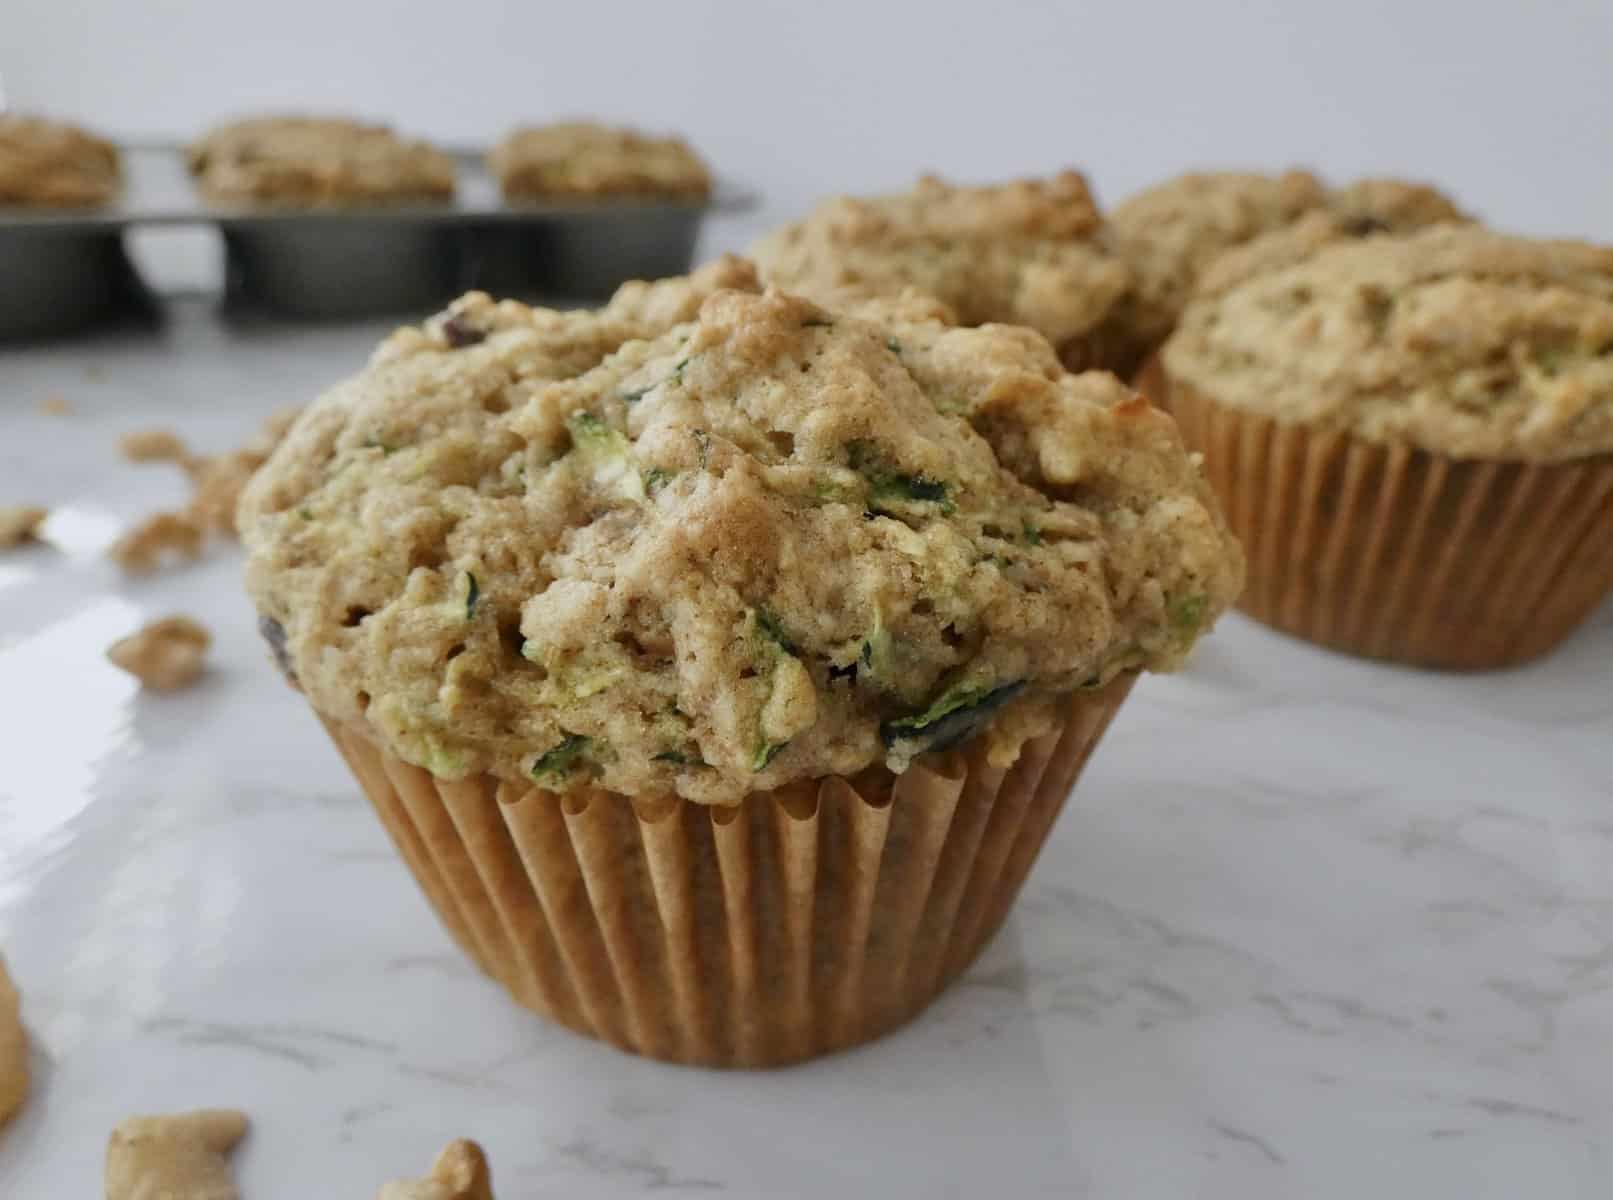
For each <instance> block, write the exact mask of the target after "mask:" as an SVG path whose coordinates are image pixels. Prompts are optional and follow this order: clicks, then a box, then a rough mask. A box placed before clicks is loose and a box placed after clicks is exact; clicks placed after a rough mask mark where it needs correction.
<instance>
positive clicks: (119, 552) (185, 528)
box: [107, 512, 202, 575]
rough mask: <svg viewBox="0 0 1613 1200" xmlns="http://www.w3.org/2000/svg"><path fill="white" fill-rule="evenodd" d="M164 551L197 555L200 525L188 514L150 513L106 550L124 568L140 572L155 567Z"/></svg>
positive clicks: (200, 548)
mask: <svg viewBox="0 0 1613 1200" xmlns="http://www.w3.org/2000/svg"><path fill="white" fill-rule="evenodd" d="M168 550H172V551H173V552H174V553H175V554H177V555H179V556H180V557H182V558H200V557H201V553H202V526H201V525H200V524H198V523H197V521H196V519H195V518H194V517H192V516H191V515H190V514H189V513H183V512H159V513H152V514H151V516H149V517H147V518H146V519H145V520H143V521H141V522H140V523H139V524H138V525H136V526H135V527H134V528H133V529H131V530H129V531H128V532H127V533H125V534H124V535H123V536H122V537H120V538H119V539H118V540H117V541H115V542H113V543H112V548H111V549H110V550H108V551H107V553H108V554H110V555H111V556H112V557H113V558H114V559H116V560H117V562H118V564H119V565H120V566H122V568H123V569H124V570H125V571H131V572H133V573H135V574H137V575H142V574H145V573H146V572H148V571H153V570H155V569H156V568H157V566H158V564H159V563H160V562H161V561H162V557H163V552H164V551H168Z"/></svg>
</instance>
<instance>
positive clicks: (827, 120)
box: [0, 0, 1613, 239]
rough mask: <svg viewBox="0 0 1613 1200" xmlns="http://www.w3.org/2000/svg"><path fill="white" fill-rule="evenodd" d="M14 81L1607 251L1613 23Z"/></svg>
mask: <svg viewBox="0 0 1613 1200" xmlns="http://www.w3.org/2000/svg"><path fill="white" fill-rule="evenodd" d="M1234 10H1235V11H1234ZM0 78H3V80H4V84H5V87H6V90H7V93H8V95H9V97H10V99H11V101H12V103H14V104H16V105H18V106H19V107H27V108H37V109H41V110H47V111H54V112H59V113H63V114H66V115H71V116H76V117H81V118H83V119H86V120H88V121H92V122H94V123H96V124H98V125H101V126H104V127H109V128H111V129H113V130H115V131H118V132H123V133H130V134H176V135H184V134H188V133H190V132H193V131H195V130H197V129H198V128H199V127H201V126H203V125H205V124H206V123H208V122H209V121H212V120H213V119H215V118H218V117H221V116H224V115H226V114H230V113H234V112H239V111H246V110H259V109H265V108H282V107H286V106H303V107H309V108H322V107H329V108H335V109H342V110H357V111H362V112H367V113H371V114H375V115H378V116H385V117H389V118H391V119H393V120H395V121H396V122H398V123H400V124H401V125H403V126H405V127H406V128H409V129H412V130H415V131H418V132H420V133H423V134H428V135H433V136H437V137H441V138H444V139H455V140H470V141H478V140H486V139H488V138H489V137H491V136H493V135H496V134H497V133H498V132H499V131H500V130H501V129H502V128H503V127H504V126H506V125H507V124H509V123H511V122H514V121H517V120H520V119H528V118H542V117H549V116H556V115H563V114H577V113H591V114H598V115H600V116H604V117H610V118H621V119H623V120H627V121H634V122H639V123H642V124H644V125H647V126H651V127H664V128H668V129H677V130H682V131H685V132H687V133H688V134H689V135H690V136H691V137H692V138H694V139H695V141H696V142H697V143H698V144H699V145H700V147H701V148H702V149H704V150H705V151H706V152H707V153H708V155H709V156H710V157H711V158H712V159H713V160H714V161H715V162H717V163H718V164H719V165H720V166H721V168H722V169H723V170H725V171H726V172H727V173H729V174H731V175H733V176H736V177H738V178H742V179H744V180H745V181H747V182H751V183H754V184H757V185H760V186H761V187H763V188H765V189H766V190H767V192H768V194H769V198H770V201H771V212H770V213H769V216H772V215H778V214H782V213H786V212H790V211H793V210H795V209H797V208H799V207H801V206H802V205H804V203H805V202H806V201H807V200H808V199H809V198H810V197H811V196H813V195H816V194H817V193H820V192H823V191H829V190H858V189H875V188H881V187H889V186H895V185H899V184H902V183H904V182H905V181H906V180H908V179H909V178H910V177H911V176H912V175H913V174H914V173H915V172H916V171H918V170H920V169H922V168H934V169H938V170H941V171H942V172H944V173H948V174H952V175H956V176H958V177H962V178H978V179H986V178H990V177H998V176H1006V175H1011V174H1015V173H1026V172H1044V171H1047V170H1049V169H1051V168H1054V167H1057V166H1060V165H1064V164H1075V165H1079V166H1082V167H1084V168H1086V169H1087V170H1088V171H1089V173H1090V174H1091V176H1092V178H1093V179H1094V181H1095V182H1096V183H1097V184H1098V186H1099V187H1100V189H1101V191H1102V193H1103V195H1104V196H1105V198H1107V199H1108V200H1111V201H1112V200H1115V199H1119V198H1120V197H1122V196H1124V195H1125V194H1126V193H1127V192H1129V191H1131V190H1132V189H1134V188H1136V187H1138V186H1140V185H1142V184H1144V183H1146V182H1148V181H1150V180H1152V179H1155V178H1157V177H1160V176H1163V175H1166V174H1168V173H1171V172H1173V171H1176V170H1178V169H1180V168H1182V167H1184V166H1186V165H1189V164H1220V163H1246V164H1257V165H1269V166H1275V165H1281V164H1286V163H1291V162H1292V163H1309V164H1315V165H1317V166H1320V167H1322V168H1324V169H1325V170H1326V171H1328V172H1330V173H1332V174H1335V175H1337V176H1340V177H1343V176H1349V175H1353V174H1356V173H1360V172H1394V173H1403V174H1407V175H1413V176H1421V177H1427V178H1430V179H1434V180H1437V181H1440V182H1442V183H1444V184H1446V185H1448V186H1449V187H1450V188H1452V189H1453V190H1454V191H1455V192H1456V193H1457V194H1458V195H1459V196H1460V197H1461V198H1462V199H1463V200H1464V201H1465V202H1467V203H1468V204H1469V205H1470V206H1471V207H1473V208H1475V209H1477V210H1479V211H1480V212H1482V213H1484V214H1486V215H1488V216H1489V217H1490V218H1491V219H1492V220H1494V221H1495V222H1497V223H1499V224H1502V225H1506V226H1510V227H1514V228H1519V229H1525V230H1529V231H1538V232H1548V231H1550V232H1561V233H1571V234H1580V235H1590V236H1597V237H1601V238H1606V239H1613V0H1559V2H1556V3H1541V4H1538V5H1525V4H1522V3H1499V2H1496V0H1449V2H1432V0H1428V2H1423V3H1395V2H1394V0H1352V2H1350V3H1339V2H1338V0H1334V2H1332V3H1328V4H1309V3H1284V2H1282V0H1254V2H1253V3H1244V4H1235V3H1234V0H1221V2H1216V0H1207V2H1202V3H1201V2H1197V0H1188V2H1184V3H1180V4H1161V3H1157V2H1155V0H1138V2H1132V3H1125V2H1124V0H1118V2H1116V3H1111V4H1103V5H1098V4H1090V5H1077V4H1055V3H1047V2H1038V0H996V2H994V3H984V4H970V5H967V6H962V5H956V4H952V5H949V4H946V3H942V2H937V3H929V4H914V3H910V4H886V5H881V4H876V3H874V2H873V0H863V2H861V3H858V2H855V0H789V2H788V3H772V2H769V3H738V2H735V3H717V2H715V0H679V2H676V3H665V2H653V3H640V4H629V3H624V2H621V0H571V2H570V3H567V4H564V5H545V4H539V3H527V4H520V5H509V4H494V3H489V2H487V0H411V2H408V3H385V2H384V0H351V2H345V3H344V2H342V0H258V2H256V3H252V4H244V3H238V2H226V0H212V2H208V0H168V2H152V0H79V2H77V3H74V2H71V0H0Z"/></svg>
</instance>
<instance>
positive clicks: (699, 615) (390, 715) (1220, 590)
mask: <svg viewBox="0 0 1613 1200" xmlns="http://www.w3.org/2000/svg"><path fill="white" fill-rule="evenodd" d="M239 521H240V528H241V532H242V536H243V538H244V540H245V542H246V544H247V546H248V547H249V550H250V561H249V565H248V569H247V581H248V587H249V590H250V591H251V593H252V596H253V598H254V600H255V601H256V604H257V606H258V609H259V612H260V613H261V614H262V616H263V618H264V628H265V632H266V635H267V636H268V637H269V638H270V640H271V643H277V644H278V652H279V654H280V656H281V661H282V664H283V665H284V666H286V667H287V668H288V669H289V670H290V671H291V672H293V673H294V677H295V679H296V680H297V681H298V682H299V683H300V686H301V687H302V688H303V690H304V691H305V692H306V693H307V694H308V696H309V698H310V700H311V701H312V703H313V705H314V706H315V708H316V709H318V710H319V711H320V712H321V713H323V714H325V715H326V716H327V718H331V719H335V720H337V721H341V722H347V723H355V722H367V724H368V727H369V729H370V731H371V732H372V734H373V736H375V737H377V738H379V739H380V740H381V741H382V742H383V744H385V745H386V746H388V747H389V748H390V749H392V750H393V751H394V752H395V753H397V754H399V755H401V756H402V757H403V758H405V759H407V760H409V761H412V762H415V763H419V764H422V765H424V766H426V767H427V768H429V769H430V770H431V771H433V772H434V773H436V774H438V775H440V776H445V777H449V778H454V777H459V776H462V775H464V774H467V773H470V772H478V771H491V772H494V773H495V774H497V775H499V776H502V777H505V778H511V779H526V780H536V781H537V782H538V783H540V784H541V785H542V786H544V787H547V788H550V789H553V790H556V791H568V790H580V789H586V788H592V787H604V788H608V789H611V790H613V791H616V792H619V793H625V794H627V795H632V796H650V795H668V794H674V793H675V794H678V795H681V796H684V797H687V798H689V799H692V800H696V801H700V802H705V803H718V804H723V803H734V802H737V801H738V800H740V799H741V798H743V796H744V795H745V794H746V793H747V792H749V791H752V790H755V789H766V788H773V787H779V786H782V785H784V784H787V783H790V782H793V781H796V780H802V779H810V778H818V777H822V776H826V775H843V776H844V775H851V774H854V773H856V772H859V771H861V770H863V769H865V768H868V767H870V766H874V765H879V764H883V765H884V766H886V767H888V768H890V769H891V770H894V771H901V770H904V769H905V768H906V766H907V765H908V762H909V761H910V760H911V759H912V758H913V757H914V756H916V755H918V754H921V753H924V752H927V751H932V750H940V749H944V748H945V747H946V746H948V745H950V744H951V743H953V742H954V741H956V740H958V739H961V738H962V737H964V736H966V735H968V734H970V733H971V732H973V731H974V730H975V729H977V728H984V729H986V730H987V733H988V736H989V739H990V740H989V742H988V743H987V745H988V748H989V752H990V754H991V755H992V757H993V759H994V760H995V761H999V762H1002V763H1004V764H1006V763H1008V762H1011V761H1013V759H1014V758H1015V757H1016V756H1017V754H1018V751H1019V747H1020V745H1021V744H1022V742H1023V741H1024V740H1025V739H1026V738H1028V737H1033V736H1037V735H1040V734H1042V733H1045V732H1049V731H1051V730H1052V729H1053V728H1054V727H1055V723H1054V721H1055V711H1056V700H1057V698H1059V697H1061V696H1063V695H1065V694H1067V693H1069V692H1070V691H1072V690H1074V689H1077V688H1096V687H1100V686H1102V685H1103V684H1104V683H1106V682H1107V681H1108V680H1109V679H1111V678H1112V677H1114V676H1115V675H1117V674H1118V673H1120V672H1122V671H1127V670H1131V669H1136V668H1156V669H1159V668H1169V667H1171V666H1173V665H1174V664H1176V663H1177V662H1178V661H1179V660H1180V659H1181V658H1182V656H1183V655H1184V654H1185V653H1186V651H1187V650H1188V648H1189V647H1190V646H1191V645H1192V643H1193V642H1194V640H1195V639H1196V638H1197V637H1198V636H1199V634H1200V633H1202V632H1203V631H1204V630H1205V629H1206V628H1207V627H1208V626H1209V624H1210V623H1211V622H1212V621H1213V620H1214V619H1215V617H1216V616H1217V615H1218V614H1219V613H1220V612H1222V611H1223V610H1224V609H1225V608H1226V606H1227V605H1228V604H1229V603H1230V601H1231V600H1232V598H1233V597H1234V596H1235V594H1236V593H1237V591H1238V588H1239V586H1240V585H1241V582H1242V560H1241V554H1240V552H1239V550H1238V548H1237V545H1236V543H1235V542H1234V541H1233V539H1232V538H1231V536H1230V535H1229V534H1228V533H1227V531H1226V527H1225V525H1224V524H1223V522H1222V519H1221V516H1220V513H1219V511H1218V510H1217V509H1216V507H1215V504H1214V501H1213V500H1212V499H1211V497H1210V495H1209V493H1208V491H1207V489H1206V487H1205V485H1204V483H1203V481H1202V480H1201V478H1200V476H1199V473H1198V470H1197V468H1196V466H1195V464H1194V463H1193V461H1192V460H1191V459H1190V458H1189V456H1188V455H1187V454H1186V453H1185V451H1184V450H1183V448H1182V444H1181V441H1180V439H1179V437H1178V434H1177V432H1176V428H1175V425H1174V423H1173V422H1172V421H1171V420H1170V418H1169V417H1167V416H1165V415H1164V414H1162V413H1160V412H1158V411H1156V410H1154V409H1152V408H1150V407H1149V405H1148V404H1147V402H1146V401H1144V400H1143V399H1142V398H1141V397H1139V396H1137V395H1136V394H1135V393H1133V392H1131V391H1130V390H1129V389H1127V388H1125V387H1124V386H1122V385H1121V384H1120V383H1119V382H1118V381H1117V380H1115V379H1114V378H1113V377H1112V376H1108V375H1103V374H1098V373H1090V374H1085V375H1071V374H1069V373H1067V372H1065V371H1064V370H1063V369H1062V368H1061V367H1060V365H1059V363H1058V360H1057V358H1056V357H1055V356H1054V353H1053V350H1052V348H1051V346H1050V345H1049V344H1048V343H1047V341H1046V340H1045V339H1044V338H1042V337H1041V336H1040V335H1038V334H1036V333H1035V332H1033V331H1032V330H1029V329H1024V328H1016V327H1009V326H988V327H985V328H979V329H968V328H958V327H955V326H951V325H947V324H945V323H943V322H942V321H940V320H938V319H934V318H933V317H932V316H929V315H927V314H925V313H924V312H923V311H922V306H921V305H918V304H914V303H904V302H902V301H899V300H898V301H890V302H887V301H867V302H864V303H862V304H860V305H857V306H853V307H848V308H845V309H842V310H839V311H829V310H826V309H824V308H822V307H820V306H818V305H816V304H814V303H812V302H810V301H807V300H805V299H801V298H798V297H795V296H791V295H787V294H785V293H783V292H781V291H778V290H776V289H769V290H767V291H765V292H763V291H760V290H759V289H758V288H757V285H756V283H755V280H754V276H753V275H752V273H751V270H750V267H749V265H748V264H746V263H744V262H742V261H740V260H733V259H729V260H724V261H722V262H719V263H717V264H714V265H713V266H711V267H708V268H706V269H704V270H702V271H700V272H697V273H696V274H695V275H694V276H693V277H691V278H688V279H677V280H666V281H662V282H659V283H655V284H650V285H644V284H637V285H631V284H630V285H628V286H627V287H626V288H624V289H623V290H622V292H620V293H619V294H618V295H617V296H616V298H615V299H613V300H612V301H611V303H610V304H608V305H607V306H606V307H605V308H603V309H601V310H599V311H596V312H552V311H545V310H541V309H530V308H527V307H525V306H523V305H520V304H516V303H512V302H504V303H495V302H494V301H492V300H490V299H488V298H487V297H486V296H483V295H479V294H474V293H473V294H471V295H469V296H466V297H463V298H462V299H460V300H459V301H457V302H456V303H455V304H453V305H452V306H451V307H450V308H449V309H448V310H447V311H446V312H445V313H444V314H442V315H441V316H439V317H437V318H435V319H433V320H431V321H429V322H427V323H426V325H424V326H423V327H421V328H418V329H405V330H402V331H400V332H399V333H397V334H395V335H394V336H393V337H392V338H391V339H390V340H388V341H387V342H386V343H385V344H383V345H382V347H381V348H380V349H379V351H377V353H376V355H375V357H374V359H373V360H372V362H371V364H370V366H369V367H368V369H367V370H365V371H364V372H363V373H362V374H360V375H359V376H357V377H356V378H354V379H352V380H349V381H348V382H346V383H344V384H341V385H340V386H338V387H336V388H335V389H334V390H332V391H330V392H329V393H327V394H326V395H325V396H324V397H323V398H322V399H320V400H319V401H317V402H316V403H315V404H314V405H312V406H311V407H310V408H309V409H308V411H307V412H306V413H305V414H304V415H303V416H302V418H301V419H300V420H299V421H298V422H297V424H296V426H295V427H294V428H293V429H292V430H291V432H290V434H289V435H288V436H287V438H286V440H285V441H284V442H283V443H282V444H281V446H280V448H279V449H278V450H277V451H276V452H275V454H274V455H273V457H272V458H271V459H270V460H269V463H268V464H267V465H266V466H265V467H264V469H263V470H262V471H260V472H259V474H258V475H257V476H256V478H255V479H254V480H253V482H252V483H251V485H250V486H249V487H248V489H247V493H246V495H245V497H244V499H243V503H242V506H241V510H240V513H239Z"/></svg>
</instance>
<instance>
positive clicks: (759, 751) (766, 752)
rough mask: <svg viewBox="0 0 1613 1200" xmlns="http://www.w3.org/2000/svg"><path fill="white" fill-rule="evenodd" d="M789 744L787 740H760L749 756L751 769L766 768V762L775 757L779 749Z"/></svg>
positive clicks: (761, 769)
mask: <svg viewBox="0 0 1613 1200" xmlns="http://www.w3.org/2000/svg"><path fill="white" fill-rule="evenodd" d="M789 744H790V743H789V742H765V741H764V742H762V743H761V744H760V745H759V746H757V747H756V753H755V754H754V755H753V756H752V758H751V764H750V767H751V770H753V771H765V770H767V767H768V764H769V763H771V762H772V761H773V760H774V759H775V758H777V757H778V753H779V751H780V750H782V749H784V747H786V746H788V745H789Z"/></svg>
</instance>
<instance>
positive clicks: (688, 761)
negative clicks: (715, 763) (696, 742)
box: [655, 750, 710, 767]
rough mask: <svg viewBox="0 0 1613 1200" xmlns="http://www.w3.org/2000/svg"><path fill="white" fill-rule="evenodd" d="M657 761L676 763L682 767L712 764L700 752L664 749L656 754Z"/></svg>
mask: <svg viewBox="0 0 1613 1200" xmlns="http://www.w3.org/2000/svg"><path fill="white" fill-rule="evenodd" d="M655 761H656V762H664V763H674V764H676V765H677V766H680V767H704V766H709V765H710V764H709V763H707V762H706V760H705V759H703V758H701V757H700V756H699V755H698V754H685V753H683V751H681V750H663V751H661V753H659V754H657V755H656V756H655Z"/></svg>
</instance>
